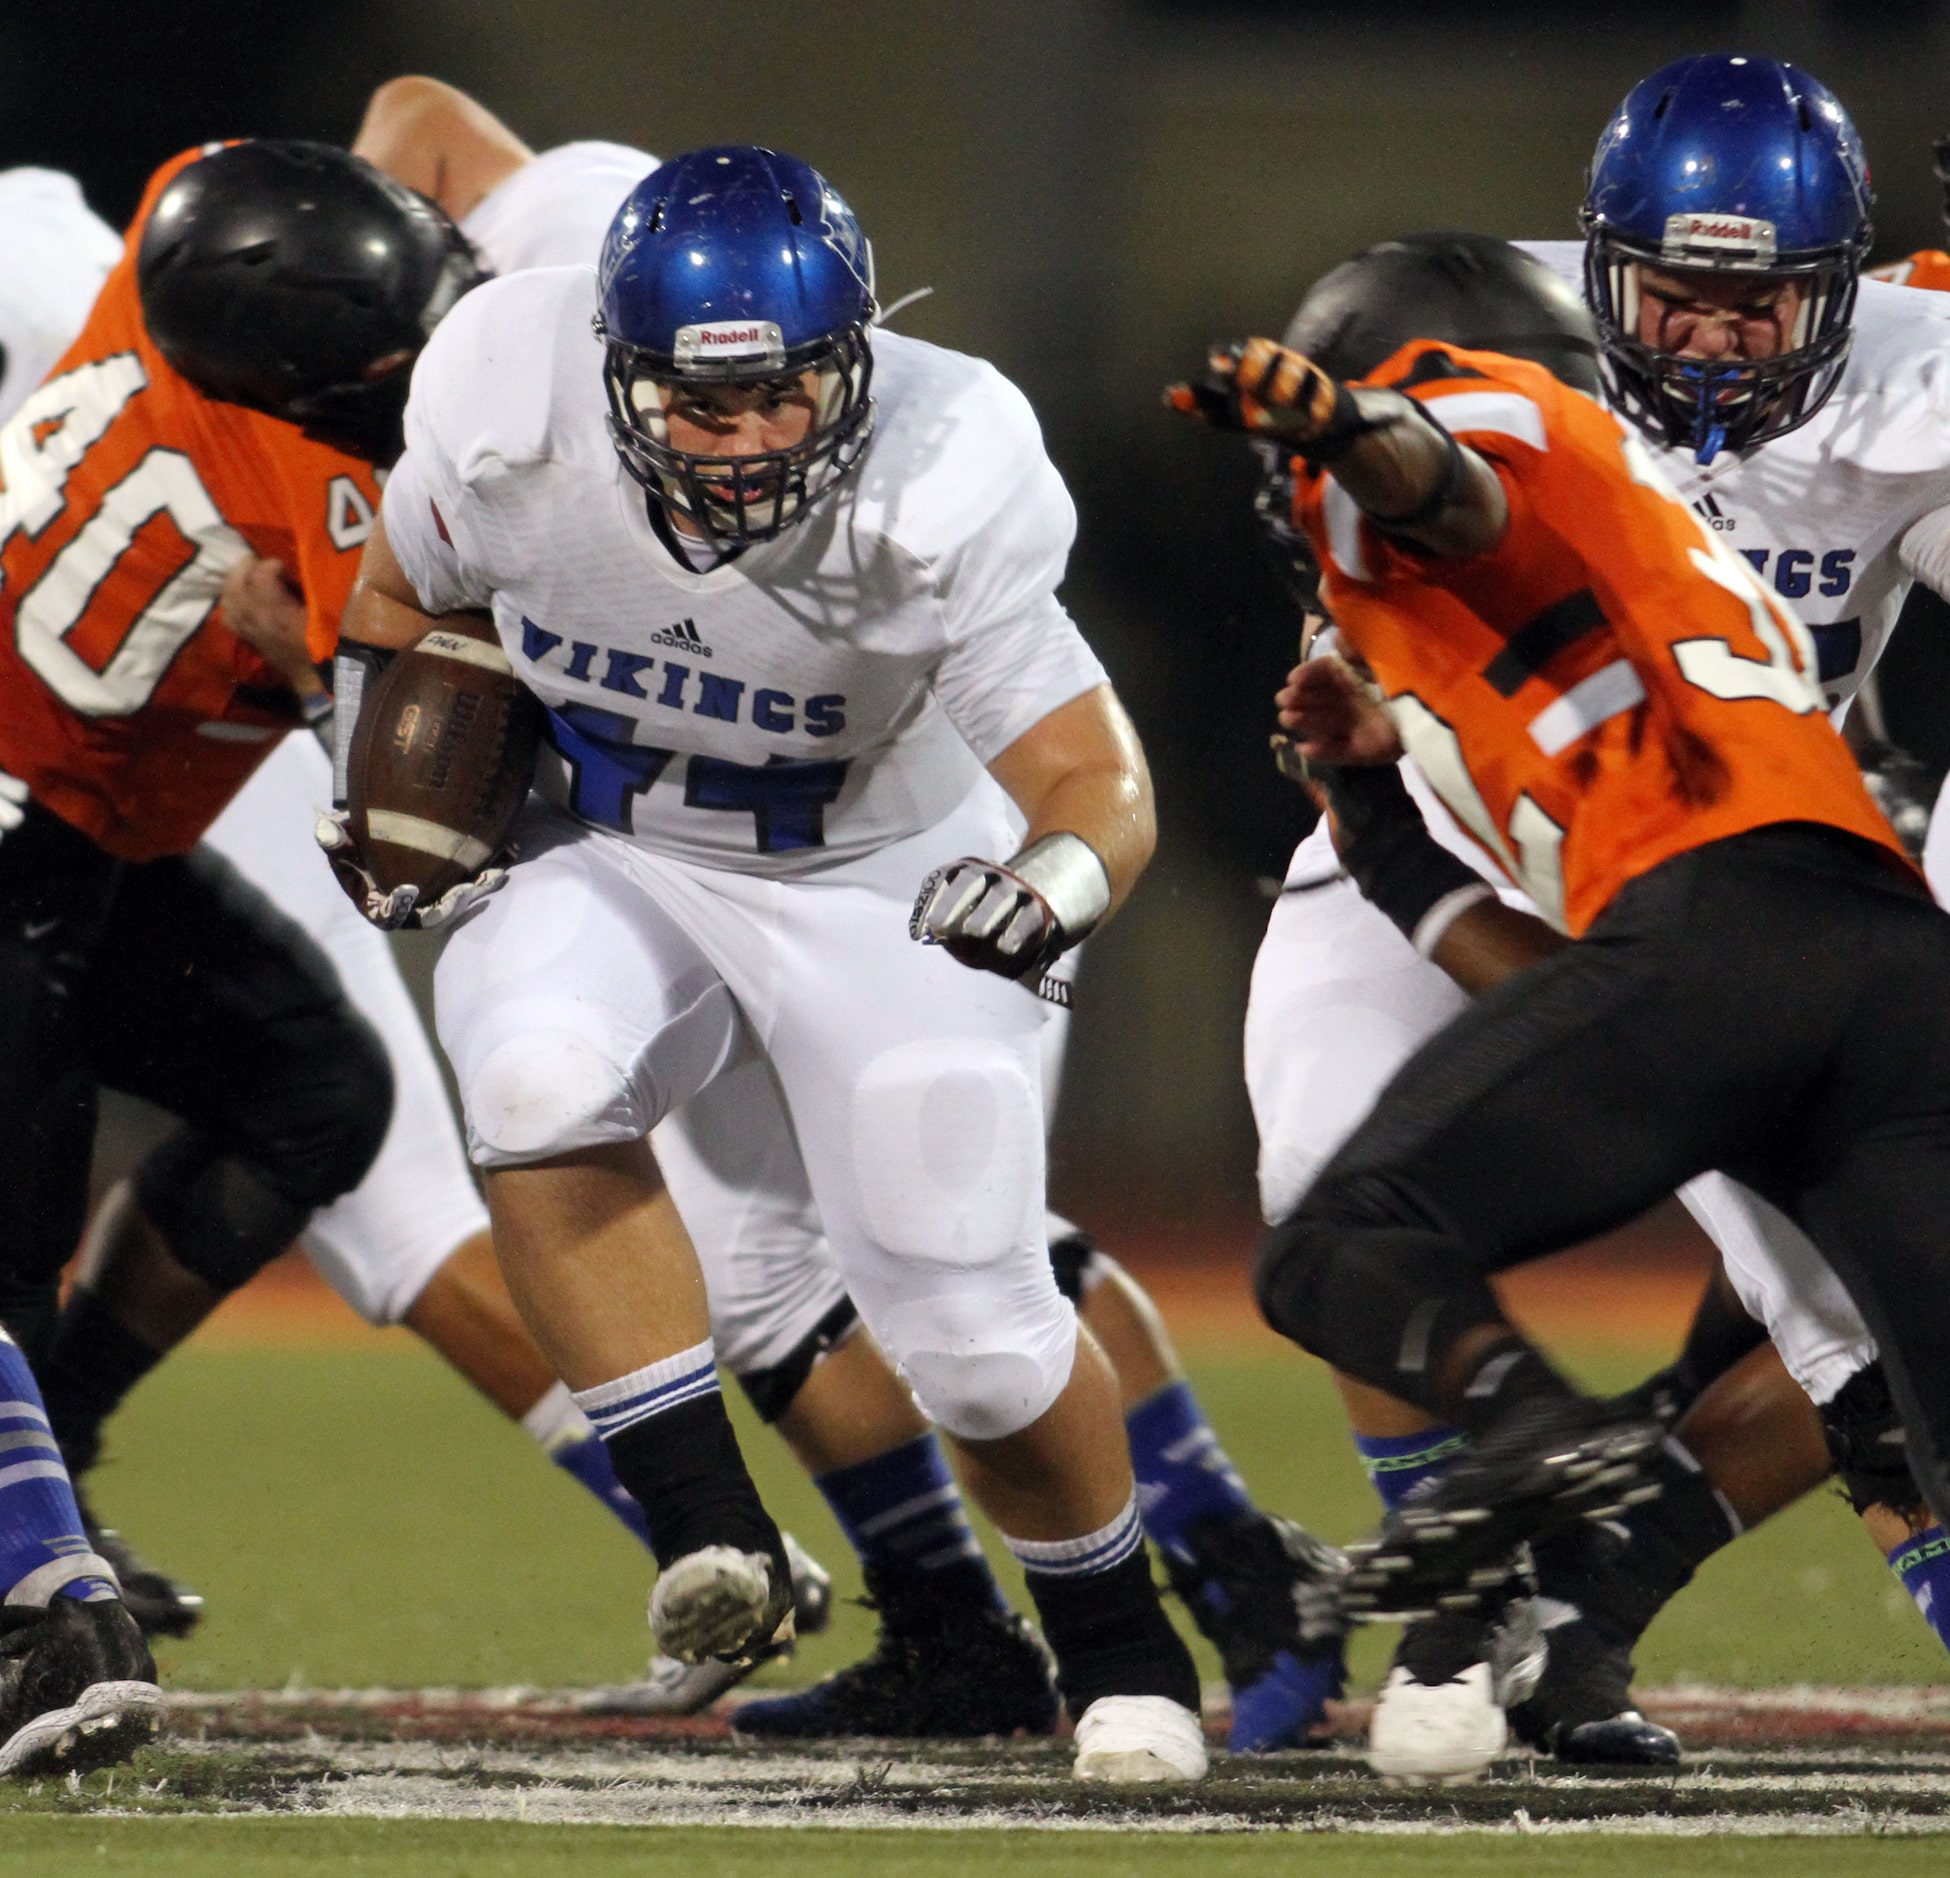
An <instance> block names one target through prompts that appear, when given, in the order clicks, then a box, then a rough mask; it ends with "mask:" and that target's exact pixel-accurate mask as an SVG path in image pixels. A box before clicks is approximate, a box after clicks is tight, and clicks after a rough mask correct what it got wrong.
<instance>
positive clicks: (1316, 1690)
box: [1163, 1512, 1347, 1754]
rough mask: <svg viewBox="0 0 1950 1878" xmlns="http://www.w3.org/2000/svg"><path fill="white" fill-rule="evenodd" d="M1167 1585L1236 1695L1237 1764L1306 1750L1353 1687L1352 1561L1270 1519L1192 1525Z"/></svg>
mask: <svg viewBox="0 0 1950 1878" xmlns="http://www.w3.org/2000/svg"><path fill="white" fill-rule="evenodd" d="M1163 1555H1164V1561H1165V1575H1166V1576H1167V1577H1168V1578H1169V1579H1170V1581H1171V1588H1172V1590H1173V1591H1175V1592H1177V1594H1178V1596H1179V1597H1180V1598H1181V1599H1182V1600H1183V1601H1184V1605H1185V1608H1186V1609H1187V1610H1188V1611H1189V1612H1190V1613H1191V1615H1192V1621H1193V1622H1194V1623H1195V1624H1197V1625H1198V1627H1199V1631H1200V1634H1201V1635H1203V1636H1204V1638H1205V1639H1206V1641H1207V1642H1208V1643H1210V1644H1211V1645H1212V1646H1213V1647H1214V1648H1215V1649H1216V1650H1217V1651H1218V1652H1219V1657H1220V1660H1221V1661H1222V1662H1223V1663H1224V1665H1225V1673H1226V1681H1227V1683H1228V1684H1229V1685H1230V1686H1231V1689H1232V1732H1231V1735H1230V1737H1229V1739H1228V1742H1227V1745H1228V1746H1229V1747H1230V1748H1231V1750H1232V1751H1233V1752H1234V1753H1235V1754H1258V1753H1265V1752H1268V1751H1270V1750H1272V1749H1275V1748H1293V1747H1302V1746H1304V1745H1306V1742H1307V1739H1308V1737H1309V1735H1310V1733H1311V1731H1312V1730H1313V1728H1314V1727H1315V1725H1316V1724H1317V1723H1319V1722H1321V1721H1323V1720H1324V1719H1325V1717H1326V1704H1327V1702H1328V1700H1329V1698H1331V1697H1335V1696H1338V1695H1339V1694H1340V1693H1341V1691H1342V1689H1343V1688H1345V1687H1346V1684H1347V1666H1346V1662H1345V1660H1344V1656H1343V1653H1342V1648H1341V1640H1342V1638H1343V1637H1344V1636H1345V1635H1346V1633H1347V1619H1346V1617H1345V1616H1344V1615H1343V1613H1342V1611H1341V1580H1342V1579H1343V1578H1344V1577H1345V1576H1346V1574H1347V1559H1346V1557H1345V1555H1344V1554H1342V1553H1341V1552H1340V1551H1338V1550H1336V1548H1335V1547H1333V1546H1331V1545H1327V1544H1325V1543H1324V1542H1323V1541H1321V1540H1319V1539H1316V1538H1315V1537H1314V1536H1313V1535H1312V1534H1311V1533H1310V1532H1308V1531H1306V1530H1305V1529H1304V1528H1303V1527H1300V1526H1297V1525H1295V1524H1294V1523H1293V1521H1292V1520H1289V1519H1280V1518H1277V1517H1275V1516H1274V1515H1272V1514H1268V1513H1258V1512H1254V1513H1245V1514H1241V1515H1239V1516H1238V1517H1236V1518H1229V1517H1226V1516H1224V1515H1212V1516H1210V1517H1208V1518H1205V1519H1200V1520H1194V1521H1193V1522H1192V1524H1191V1525H1190V1526H1189V1527H1187V1528H1186V1531H1185V1535H1184V1538H1183V1539H1182V1540H1181V1541H1179V1542H1178V1543H1177V1544H1174V1545H1171V1546H1168V1547H1165V1548H1164V1553H1163Z"/></svg>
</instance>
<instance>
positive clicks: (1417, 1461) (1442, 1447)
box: [1354, 1423, 1469, 1513]
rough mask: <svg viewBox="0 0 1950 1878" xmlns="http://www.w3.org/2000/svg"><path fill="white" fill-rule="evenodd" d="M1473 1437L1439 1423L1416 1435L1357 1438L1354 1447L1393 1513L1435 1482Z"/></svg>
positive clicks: (1376, 1488) (1383, 1500) (1382, 1500)
mask: <svg viewBox="0 0 1950 1878" xmlns="http://www.w3.org/2000/svg"><path fill="white" fill-rule="evenodd" d="M1468 1445H1469V1437H1468V1436H1467V1435H1466V1434H1464V1433H1463V1432H1462V1430H1461V1429H1459V1428H1450V1427H1448V1426H1446V1425H1444V1424H1441V1423H1438V1424H1437V1425H1436V1426H1435V1427H1433V1428H1424V1429H1423V1430H1422V1431H1421V1432H1420V1433H1419V1434H1413V1435H1356V1436H1355V1437H1354V1446H1355V1449H1356V1451H1357V1452H1358V1453H1359V1454H1360V1456H1361V1465H1362V1466H1363V1467H1365V1468H1366V1469H1367V1470H1368V1478H1369V1479H1370V1480H1371V1481H1373V1482H1374V1490H1375V1492H1377V1493H1378V1494H1380V1495H1381V1503H1382V1505H1383V1506H1385V1507H1386V1508H1387V1509H1388V1510H1389V1512H1391V1513H1392V1512H1395V1511H1396V1510H1397V1509H1398V1508H1399V1507H1401V1506H1402V1505H1404V1504H1405V1503H1406V1502H1407V1501H1408V1500H1409V1499H1410V1498H1411V1497H1412V1496H1413V1495H1414V1493H1415V1490H1416V1489H1417V1488H1418V1487H1420V1486H1421V1485H1422V1484H1423V1483H1424V1482H1425V1481H1430V1480H1434V1479H1435V1478H1436V1477H1437V1476H1438V1475H1439V1474H1441V1472H1442V1471H1443V1469H1444V1468H1446V1467H1447V1466H1448V1465H1449V1463H1450V1462H1451V1461H1453V1460H1454V1459H1455V1458H1456V1456H1457V1455H1458V1454H1460V1453H1461V1452H1462V1451H1463V1449H1464V1448H1466V1447H1467V1446H1468Z"/></svg>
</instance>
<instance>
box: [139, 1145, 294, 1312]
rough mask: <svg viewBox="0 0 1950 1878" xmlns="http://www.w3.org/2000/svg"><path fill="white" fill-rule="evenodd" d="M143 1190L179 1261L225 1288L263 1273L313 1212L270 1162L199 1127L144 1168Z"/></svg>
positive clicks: (145, 1205)
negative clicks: (263, 1163)
mask: <svg viewBox="0 0 1950 1878" xmlns="http://www.w3.org/2000/svg"><path fill="white" fill-rule="evenodd" d="M135 1197H136V1201H137V1203H138V1204H139V1205H140V1206H141V1208H142V1210H143V1212H144V1213H145V1214H147V1216H148V1218H149V1220H150V1222H151V1223H152V1224H153V1225H154V1226H155V1228H156V1230H157V1231H158V1232H159V1233H161V1234H162V1236H163V1241H164V1243H165V1244H166V1245H167V1246H168V1247H169V1250H170V1253H171V1255H172V1256H173V1257H174V1258H175V1260H176V1262H177V1263H178V1264H179V1265H181V1266H182V1267H183V1268H184V1269H185V1270H187V1271H190V1272H193V1273H195V1275H196V1276H197V1277H199V1278H201V1279H202V1280H203V1282H204V1283H205V1284H207V1285H209V1286H210V1287H211V1288H212V1289H213V1290H216V1291H222V1292H230V1291H235V1290H236V1289H237V1287H238V1286H239V1285H241V1284H244V1283H245V1282H246V1281H248V1280H249V1279H252V1278H254V1277H256V1276H257V1274H258V1273H259V1272H260V1271H262V1270H263V1269H264V1267H265V1266H266V1265H268V1264H269V1263H270V1262H271V1261H272V1260H273V1259H274V1258H276V1257H277V1256H278V1254H279V1253H280V1252H282V1251H283V1250H284V1249H285V1247H286V1246H288V1245H289V1244H290V1243H291V1242H292V1240H294V1239H295V1238H297V1236H298V1235H299V1233H301V1232H302V1231H303V1230H304V1227H305V1222H306V1221H307V1220H308V1219H309V1218H310V1217H311V1214H312V1208H311V1207H310V1206H309V1205H308V1204H306V1203H305V1202H304V1201H302V1200H295V1199H293V1198H292V1197H291V1196H290V1195H289V1194H287V1193H286V1192H284V1190H283V1189H282V1188H281V1187H280V1186H279V1185H278V1184H277V1183H276V1182H275V1181H273V1180H272V1179H271V1178H270V1176H269V1175H268V1174H267V1173H266V1172H265V1170H264V1169H262V1168H260V1167H258V1166H256V1165H254V1164H253V1163H252V1162H250V1161H247V1160H245V1159H243V1158H242V1157H241V1156H238V1155H234V1154H226V1153H224V1152H222V1151H221V1150H219V1149H218V1147H217V1146H216V1144H215V1143H214V1142H212V1141H210V1140H208V1139H207V1138H206V1137H204V1136H202V1135H200V1134H198V1133H197V1132H196V1131H195V1130H194V1129H191V1128H182V1129H178V1130H177V1132H176V1133H175V1134H173V1135H171V1136H170V1137H169V1138H168V1139H167V1140H165V1141H164V1142H163V1143H162V1145H161V1146H160V1147H158V1148H156V1149H155V1151H154V1152H153V1153H151V1154H150V1156H149V1158H148V1159H147V1160H146V1161H144V1162H143V1163H142V1165H141V1166H140V1167H139V1168H138V1169H137V1170H136V1174H135Z"/></svg>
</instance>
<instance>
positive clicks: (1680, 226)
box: [1665, 215, 1780, 266]
mask: <svg viewBox="0 0 1950 1878" xmlns="http://www.w3.org/2000/svg"><path fill="white" fill-rule="evenodd" d="M1779 246H1780V244H1779V240H1778V238H1777V236H1776V234H1775V229H1774V224H1773V223H1772V222H1764V221H1762V220H1760V218H1759V217H1757V216H1752V215H1669V216H1667V217H1666V239H1665V258H1666V259H1667V260H1668V261H1678V262H1683V261H1684V260H1685V259H1686V258H1687V255H1688V253H1689V252H1692V253H1696V252H1697V250H1699V249H1701V248H1706V249H1709V250H1716V251H1718V252H1720V253H1725V254H1733V253H1740V254H1750V255H1752V256H1753V258H1754V259H1755V260H1756V261H1757V262H1759V263H1761V264H1762V265H1763V266H1764V265H1765V264H1766V263H1768V262H1770V261H1772V260H1773V259H1774V256H1775V255H1776V253H1778V252H1779Z"/></svg>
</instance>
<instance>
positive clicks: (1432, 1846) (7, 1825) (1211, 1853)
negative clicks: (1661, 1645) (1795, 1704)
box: [0, 1819, 1944, 1878]
mask: <svg viewBox="0 0 1950 1878" xmlns="http://www.w3.org/2000/svg"><path fill="white" fill-rule="evenodd" d="M1943 1856H1944V1852H1943V1841H1942V1840H1941V1839H1935V1840H1930V1839H1918V1840H1907V1841H1906V1840H1902V1839H1867V1838H1854V1837H1852V1838H1849V1839H1848V1840H1846V1841H1843V1842H1836V1841H1832V1840H1823V1839H1782V1838H1754V1839H1735V1840H1727V1839H1715V1840H1712V1841H1705V1840H1693V1841H1678V1842H1675V1841H1673V1840H1670V1839H1638V1840H1634V1839H1620V1838H1606V1837H1596V1836H1594V1837H1591V1838H1575V1839H1553V1840H1540V1839H1535V1838H1521V1837H1518V1836H1517V1835H1515V1834H1505V1833H1497V1834H1488V1833H1485V1834H1481V1835H1476V1834H1470V1835H1464V1836H1458V1837H1454V1838H1444V1839H1439V1840H1427V1839H1424V1840H1386V1839H1349V1838H1327V1837H1324V1836H1322V1835H1318V1834H1309V1835H1306V1836H1304V1837H1296V1836H1287V1835H1284V1834H1282V1835H1277V1836H1271V1837H1266V1838H1243V1837H1192V1836H1189V1835H1186V1834H1182V1833H1179V1834H1173V1833H1120V1834H1116V1835H1111V1834H1087V1833H1075V1832H1052V1833H1040V1832H1011V1833H1000V1832H953V1833H912V1832H804V1831H800V1832H793V1833H791V1835H790V1836H789V1837H787V1836H786V1835H784V1834H781V1833H777V1832H752V1831H746V1830H741V1829H739V1828H737V1827H718V1828H714V1829H711V1830H709V1831H686V1830H681V1829H678V1830H671V1829H657V1828H649V1829H631V1828H618V1827H609V1826H579V1827H553V1826H490V1825H475V1824H471V1823H454V1824H429V1823H423V1822H417V1821H389V1820H388V1821H382V1820H307V1819H239V1820H226V1819H171V1820H116V1819H75V1820H55V1819H14V1820H8V1819H0V1861H11V1862H10V1863H9V1864H8V1869H9V1870H18V1871H20V1872H22V1873H29V1872H31V1873H33V1874H34V1878H83V1875H84V1874H95V1875H98V1878H110V1875H113V1874H121V1873H132V1874H140V1875H141V1878H204V1875H205V1874H208V1873H217V1872H221V1873H222V1874H223V1878H298V1875H299V1874H310V1873H320V1874H324V1873H330V1874H332V1875H333V1878H343V1875H347V1874H350V1875H353V1878H357V1875H360V1874H368V1873H369V1874H372V1875H373V1878H380V1875H381V1874H383V1878H620V1875H621V1874H631V1875H632V1878H637V1875H640V1878H663V1875H664V1874H671V1875H672V1878H676V1875H677V1874H686V1878H688V1874H691V1873H699V1872H702V1873H708V1874H709V1875H710V1878H777V1874H778V1873H779V1872H781V1871H788V1870H789V1871H790V1872H792V1873H793V1874H794V1878H872V1875H873V1874H879V1873H886V1874H888V1875H889V1878H896V1875H897V1878H966V1874H969V1873H974V1872H979V1871H981V1870H982V1869H983V1867H984V1866H985V1865H986V1863H987V1861H988V1860H990V1859H995V1860H997V1861H998V1862H1001V1861H1005V1860H1006V1862H1007V1865H1008V1868H1009V1872H1010V1874H1011V1878H1166V1875H1167V1874H1170V1873H1174V1872H1182V1871H1187V1870H1196V1871H1197V1872H1198V1873H1199V1874H1200V1878H1261V1875H1262V1874H1265V1878H1273V1874H1276V1873H1278V1874H1304V1878H1479V1875H1480V1878H1599V1875H1600V1874H1602V1875H1603V1878H1654V1875H1656V1878H1692V1875H1693V1874H1697V1873H1707V1872H1710V1873H1712V1874H1714V1878H1745V1875H1746V1874H1754V1878H1839V1875H1840V1874H1847V1878H1881V1875H1882V1874H1885V1873H1891V1874H1893V1873H1897V1872H1903V1873H1908V1872H1927V1871H1933V1870H1941V1869H1942V1865H1941V1861H1942V1859H1943Z"/></svg>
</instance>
